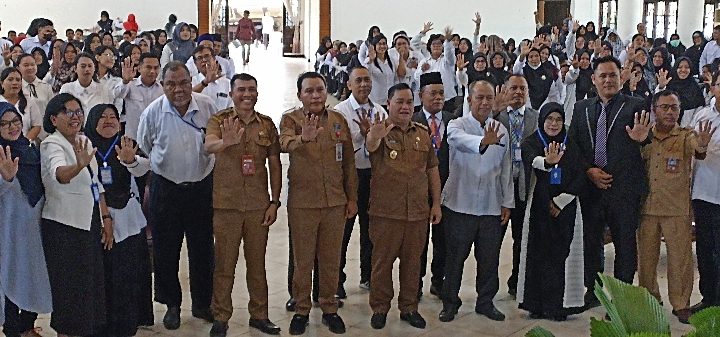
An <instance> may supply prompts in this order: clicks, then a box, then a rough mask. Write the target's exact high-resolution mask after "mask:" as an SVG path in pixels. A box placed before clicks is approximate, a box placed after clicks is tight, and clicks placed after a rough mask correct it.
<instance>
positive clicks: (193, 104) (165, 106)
mask: <svg viewBox="0 0 720 337" xmlns="http://www.w3.org/2000/svg"><path fill="white" fill-rule="evenodd" d="M191 95H192V94H191ZM162 111H164V112H167V113H172V114H177V115H178V116H180V112H178V111H177V109H175V107H174V106H173V105H172V104H170V100H168V98H167V96H163V99H162ZM193 111H200V108H199V107H198V105H197V101H196V100H195V95H193V96H192V98H191V99H190V105H188V109H187V112H186V113H185V116H187V115H188V114H190V113H191V112H193ZM181 117H182V118H184V116H181Z"/></svg>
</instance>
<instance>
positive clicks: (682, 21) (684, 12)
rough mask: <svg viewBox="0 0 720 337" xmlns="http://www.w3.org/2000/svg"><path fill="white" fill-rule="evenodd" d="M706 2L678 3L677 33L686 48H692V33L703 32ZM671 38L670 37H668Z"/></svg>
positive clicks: (691, 0)
mask: <svg viewBox="0 0 720 337" xmlns="http://www.w3.org/2000/svg"><path fill="white" fill-rule="evenodd" d="M704 11H705V5H704V1H700V0H690V1H678V27H677V33H678V35H680V40H681V41H682V43H683V44H684V45H685V46H686V47H689V46H692V44H693V43H692V33H693V32H694V31H696V30H699V31H702V30H703V28H704V27H703V16H704ZM668 37H669V36H668Z"/></svg>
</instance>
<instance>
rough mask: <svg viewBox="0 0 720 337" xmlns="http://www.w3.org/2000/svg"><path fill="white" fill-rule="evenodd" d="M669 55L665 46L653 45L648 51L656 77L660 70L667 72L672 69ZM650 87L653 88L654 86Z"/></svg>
mask: <svg viewBox="0 0 720 337" xmlns="http://www.w3.org/2000/svg"><path fill="white" fill-rule="evenodd" d="M670 56H671V55H670V53H669V52H668V50H667V48H665V47H655V48H653V49H652V50H651V51H650V57H652V69H653V71H654V72H655V77H656V79H657V77H658V76H659V75H660V70H663V71H666V72H668V73H669V72H670V71H671V70H672V66H671V63H672V62H671V60H670ZM656 84H657V82H656ZM651 88H652V89H655V88H654V87H651Z"/></svg>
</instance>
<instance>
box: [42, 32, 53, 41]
mask: <svg viewBox="0 0 720 337" xmlns="http://www.w3.org/2000/svg"><path fill="white" fill-rule="evenodd" d="M52 37H53V35H52V33H48V34H45V35H43V39H45V40H46V41H50V40H52Z"/></svg>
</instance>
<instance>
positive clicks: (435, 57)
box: [415, 27, 457, 111]
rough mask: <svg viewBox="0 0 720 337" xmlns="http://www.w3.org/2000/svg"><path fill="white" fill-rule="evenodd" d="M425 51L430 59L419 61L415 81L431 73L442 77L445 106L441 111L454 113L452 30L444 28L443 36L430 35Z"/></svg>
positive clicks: (455, 95)
mask: <svg viewBox="0 0 720 337" xmlns="http://www.w3.org/2000/svg"><path fill="white" fill-rule="evenodd" d="M427 49H428V50H429V51H430V57H428V58H426V59H424V60H422V61H420V63H418V66H417V70H416V71H415V80H416V81H417V82H418V83H419V82H420V75H422V74H425V73H431V72H439V73H440V75H441V76H442V82H443V88H444V90H445V105H444V106H443V110H445V111H455V97H457V90H455V61H456V60H455V47H454V46H453V44H452V29H451V28H450V27H446V28H445V36H444V37H443V36H442V35H440V34H433V35H430V38H429V39H428V42H427Z"/></svg>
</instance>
